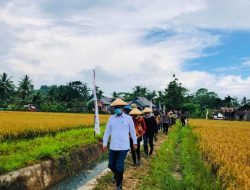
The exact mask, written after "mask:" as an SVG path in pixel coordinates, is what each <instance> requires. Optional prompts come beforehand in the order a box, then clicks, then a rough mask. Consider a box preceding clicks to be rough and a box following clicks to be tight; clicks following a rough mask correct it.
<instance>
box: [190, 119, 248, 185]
mask: <svg viewBox="0 0 250 190" xmlns="http://www.w3.org/2000/svg"><path fill="white" fill-rule="evenodd" d="M190 125H191V126H192V127H193V131H194V132H195V133H196V134H197V135H198V137H199V145H200V148H201V150H202V152H203V155H204V158H205V159H206V161H208V162H209V163H210V164H211V166H212V168H213V169H214V171H215V172H216V173H217V175H218V176H219V178H220V180H221V182H222V186H223V189H250V122H243V121H215V120H210V121H206V120H199V119H197V120H191V121H190Z"/></svg>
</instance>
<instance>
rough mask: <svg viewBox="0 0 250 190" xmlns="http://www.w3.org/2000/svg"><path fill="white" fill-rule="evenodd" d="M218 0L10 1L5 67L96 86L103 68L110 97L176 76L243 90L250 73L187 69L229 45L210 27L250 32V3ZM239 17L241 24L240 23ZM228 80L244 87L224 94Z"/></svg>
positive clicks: (4, 13)
mask: <svg viewBox="0 0 250 190" xmlns="http://www.w3.org/2000/svg"><path fill="white" fill-rule="evenodd" d="M216 2H217V1H216ZM216 2H215V1H205V0H176V1H166V0H158V1H153V2H152V1H149V0H141V1H132V0H122V1H112V0H108V1H101V0H94V1H93V0H92V1H90V0H75V1H64V2H62V1H61V0H53V1H49V0H45V1H44V0H38V1H29V0H22V1H14V0H13V1H8V2H7V3H5V4H3V6H2V8H0V29H3V30H2V31H4V32H1V34H4V35H1V36H4V37H1V42H2V43H1V44H0V59H1V60H0V71H1V72H2V71H5V72H7V73H8V72H9V73H10V75H13V76H14V79H15V80H17V78H20V76H22V75H24V74H28V75H29V76H30V77H31V78H32V79H33V82H34V84H35V86H36V87H39V86H40V85H42V84H61V83H65V82H68V81H73V80H83V81H86V82H87V83H89V85H90V86H91V84H92V83H91V79H92V70H93V69H94V68H95V69H96V74H97V79H98V80H97V85H98V86H100V87H101V89H103V90H104V92H105V94H107V95H109V94H110V93H111V92H113V91H127V90H130V89H132V88H133V87H134V86H135V85H144V86H146V87H148V88H150V89H155V90H162V89H164V88H165V87H166V85H167V83H168V82H169V81H170V80H172V75H173V74H174V73H175V74H177V77H178V78H180V80H181V81H183V84H184V85H185V86H186V87H188V88H190V89H191V91H194V90H196V89H198V88H199V87H207V88H209V89H211V90H215V91H217V90H218V91H217V92H218V93H219V94H221V95H224V94H225V93H228V94H231V93H235V94H238V95H243V94H244V93H245V94H246V91H245V92H244V90H241V89H243V88H244V87H246V85H247V84H248V82H249V79H248V78H247V79H242V78H241V77H240V76H215V75H214V74H213V73H208V72H206V71H195V70H194V71H186V70H184V66H185V63H186V62H187V61H188V60H192V59H195V58H199V57H206V56H209V55H208V54H207V53H206V52H205V50H206V49H207V48H210V47H216V46H218V45H221V36H220V35H218V34H215V33H212V32H210V31H209V30H204V28H205V29H214V28H221V29H230V30H233V29H235V30H239V29H250V24H249V22H248V21H247V19H244V18H247V16H250V10H249V8H248V7H249V6H247V5H248V2H247V1H245V0H242V1H237V3H235V2H231V1H230V2H228V1H220V2H219V3H216ZM224 6H226V8H225V7H224ZM223 7H224V8H223ZM233 8H236V9H237V10H238V11H237V12H236V13H234V11H232V10H233ZM223 9H224V11H222V10H223ZM248 10H249V11H248ZM218 12H219V13H218ZM229 13H231V14H229ZM233 15H235V16H236V18H238V19H239V18H241V21H240V22H233V21H234V20H235V18H234V16H233ZM235 23H237V24H235ZM244 64H245V65H244ZM247 64H248V62H246V63H242V67H243V66H244V67H246V66H247ZM227 69H230V67H229V68H227ZM231 69H233V66H231ZM225 80H226V81H228V83H230V82H232V81H233V80H235V81H237V83H235V89H236V87H237V85H238V86H239V88H238V91H237V90H235V91H232V90H230V89H229V88H225V91H224V90H223V92H221V88H222V86H224V85H226V84H227V83H223V81H225ZM241 83H242V84H244V85H243V86H242V85H241ZM249 96H250V94H249Z"/></svg>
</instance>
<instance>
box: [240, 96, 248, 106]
mask: <svg viewBox="0 0 250 190" xmlns="http://www.w3.org/2000/svg"><path fill="white" fill-rule="evenodd" d="M247 102H248V100H247V98H246V97H245V96H244V97H243V98H242V100H241V105H242V106H244V105H246V104H247Z"/></svg>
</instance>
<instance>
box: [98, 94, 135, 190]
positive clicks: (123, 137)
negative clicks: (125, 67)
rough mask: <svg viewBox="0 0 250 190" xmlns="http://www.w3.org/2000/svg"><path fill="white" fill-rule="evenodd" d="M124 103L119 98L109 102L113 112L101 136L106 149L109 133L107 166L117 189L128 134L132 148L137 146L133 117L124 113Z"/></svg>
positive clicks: (120, 186)
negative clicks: (111, 172) (112, 174)
mask: <svg viewBox="0 0 250 190" xmlns="http://www.w3.org/2000/svg"><path fill="white" fill-rule="evenodd" d="M126 105H128V104H127V103H126V102H124V101H123V100H121V99H120V98H117V99H116V100H115V101H114V102H113V103H112V104H111V106H112V107H114V113H115V114H114V115H112V116H110V118H109V121H108V123H107V125H106V130H105V133H104V136H103V150H104V151H106V150H107V144H108V139H109V136H110V135H111V141H110V151H109V164H108V166H109V168H110V169H111V170H112V171H113V173H114V177H113V182H116V187H117V190H121V189H122V180H123V172H124V160H125V158H126V156H127V153H128V151H129V148H130V142H129V135H130V136H131V138H132V139H133V149H136V146H137V137H136V132H135V126H134V122H133V119H132V117H131V116H129V115H127V114H125V113H124V109H123V107H124V106H126Z"/></svg>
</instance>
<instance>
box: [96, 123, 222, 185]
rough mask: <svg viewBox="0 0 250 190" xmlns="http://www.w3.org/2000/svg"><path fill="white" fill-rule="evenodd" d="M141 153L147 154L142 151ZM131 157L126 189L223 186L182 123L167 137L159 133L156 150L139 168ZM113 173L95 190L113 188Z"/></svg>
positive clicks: (143, 160)
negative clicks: (133, 164) (133, 165)
mask: <svg viewBox="0 0 250 190" xmlns="http://www.w3.org/2000/svg"><path fill="white" fill-rule="evenodd" d="M142 155H144V154H143V153H142ZM131 164H132V160H131V156H129V157H128V159H127V160H126V170H125V173H124V181H123V190H150V189H154V190H162V189H178V190H184V189H201V190H207V189H215V190H217V189H218V190H219V189H221V185H220V182H219V180H218V178H217V177H216V176H215V175H213V173H212V172H211V169H210V168H209V166H208V164H207V163H205V161H203V160H202V154H201V152H200V149H199V147H198V139H197V137H196V135H195V134H194V133H193V132H192V129H191V128H189V127H182V126H181V125H180V124H179V123H177V124H176V125H175V126H173V127H172V128H171V129H170V131H169V134H168V136H166V135H163V134H162V133H161V135H159V137H158V141H157V142H156V143H155V152H154V153H153V155H152V156H151V157H150V158H149V159H148V160H147V159H146V158H144V157H143V158H142V165H141V166H140V167H132V166H131ZM111 177H112V173H111V172H109V173H108V174H107V175H105V176H104V177H102V178H101V179H99V180H98V184H97V186H96V187H95V188H94V189H95V190H104V189H105V190H114V189H115V184H112V182H111Z"/></svg>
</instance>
